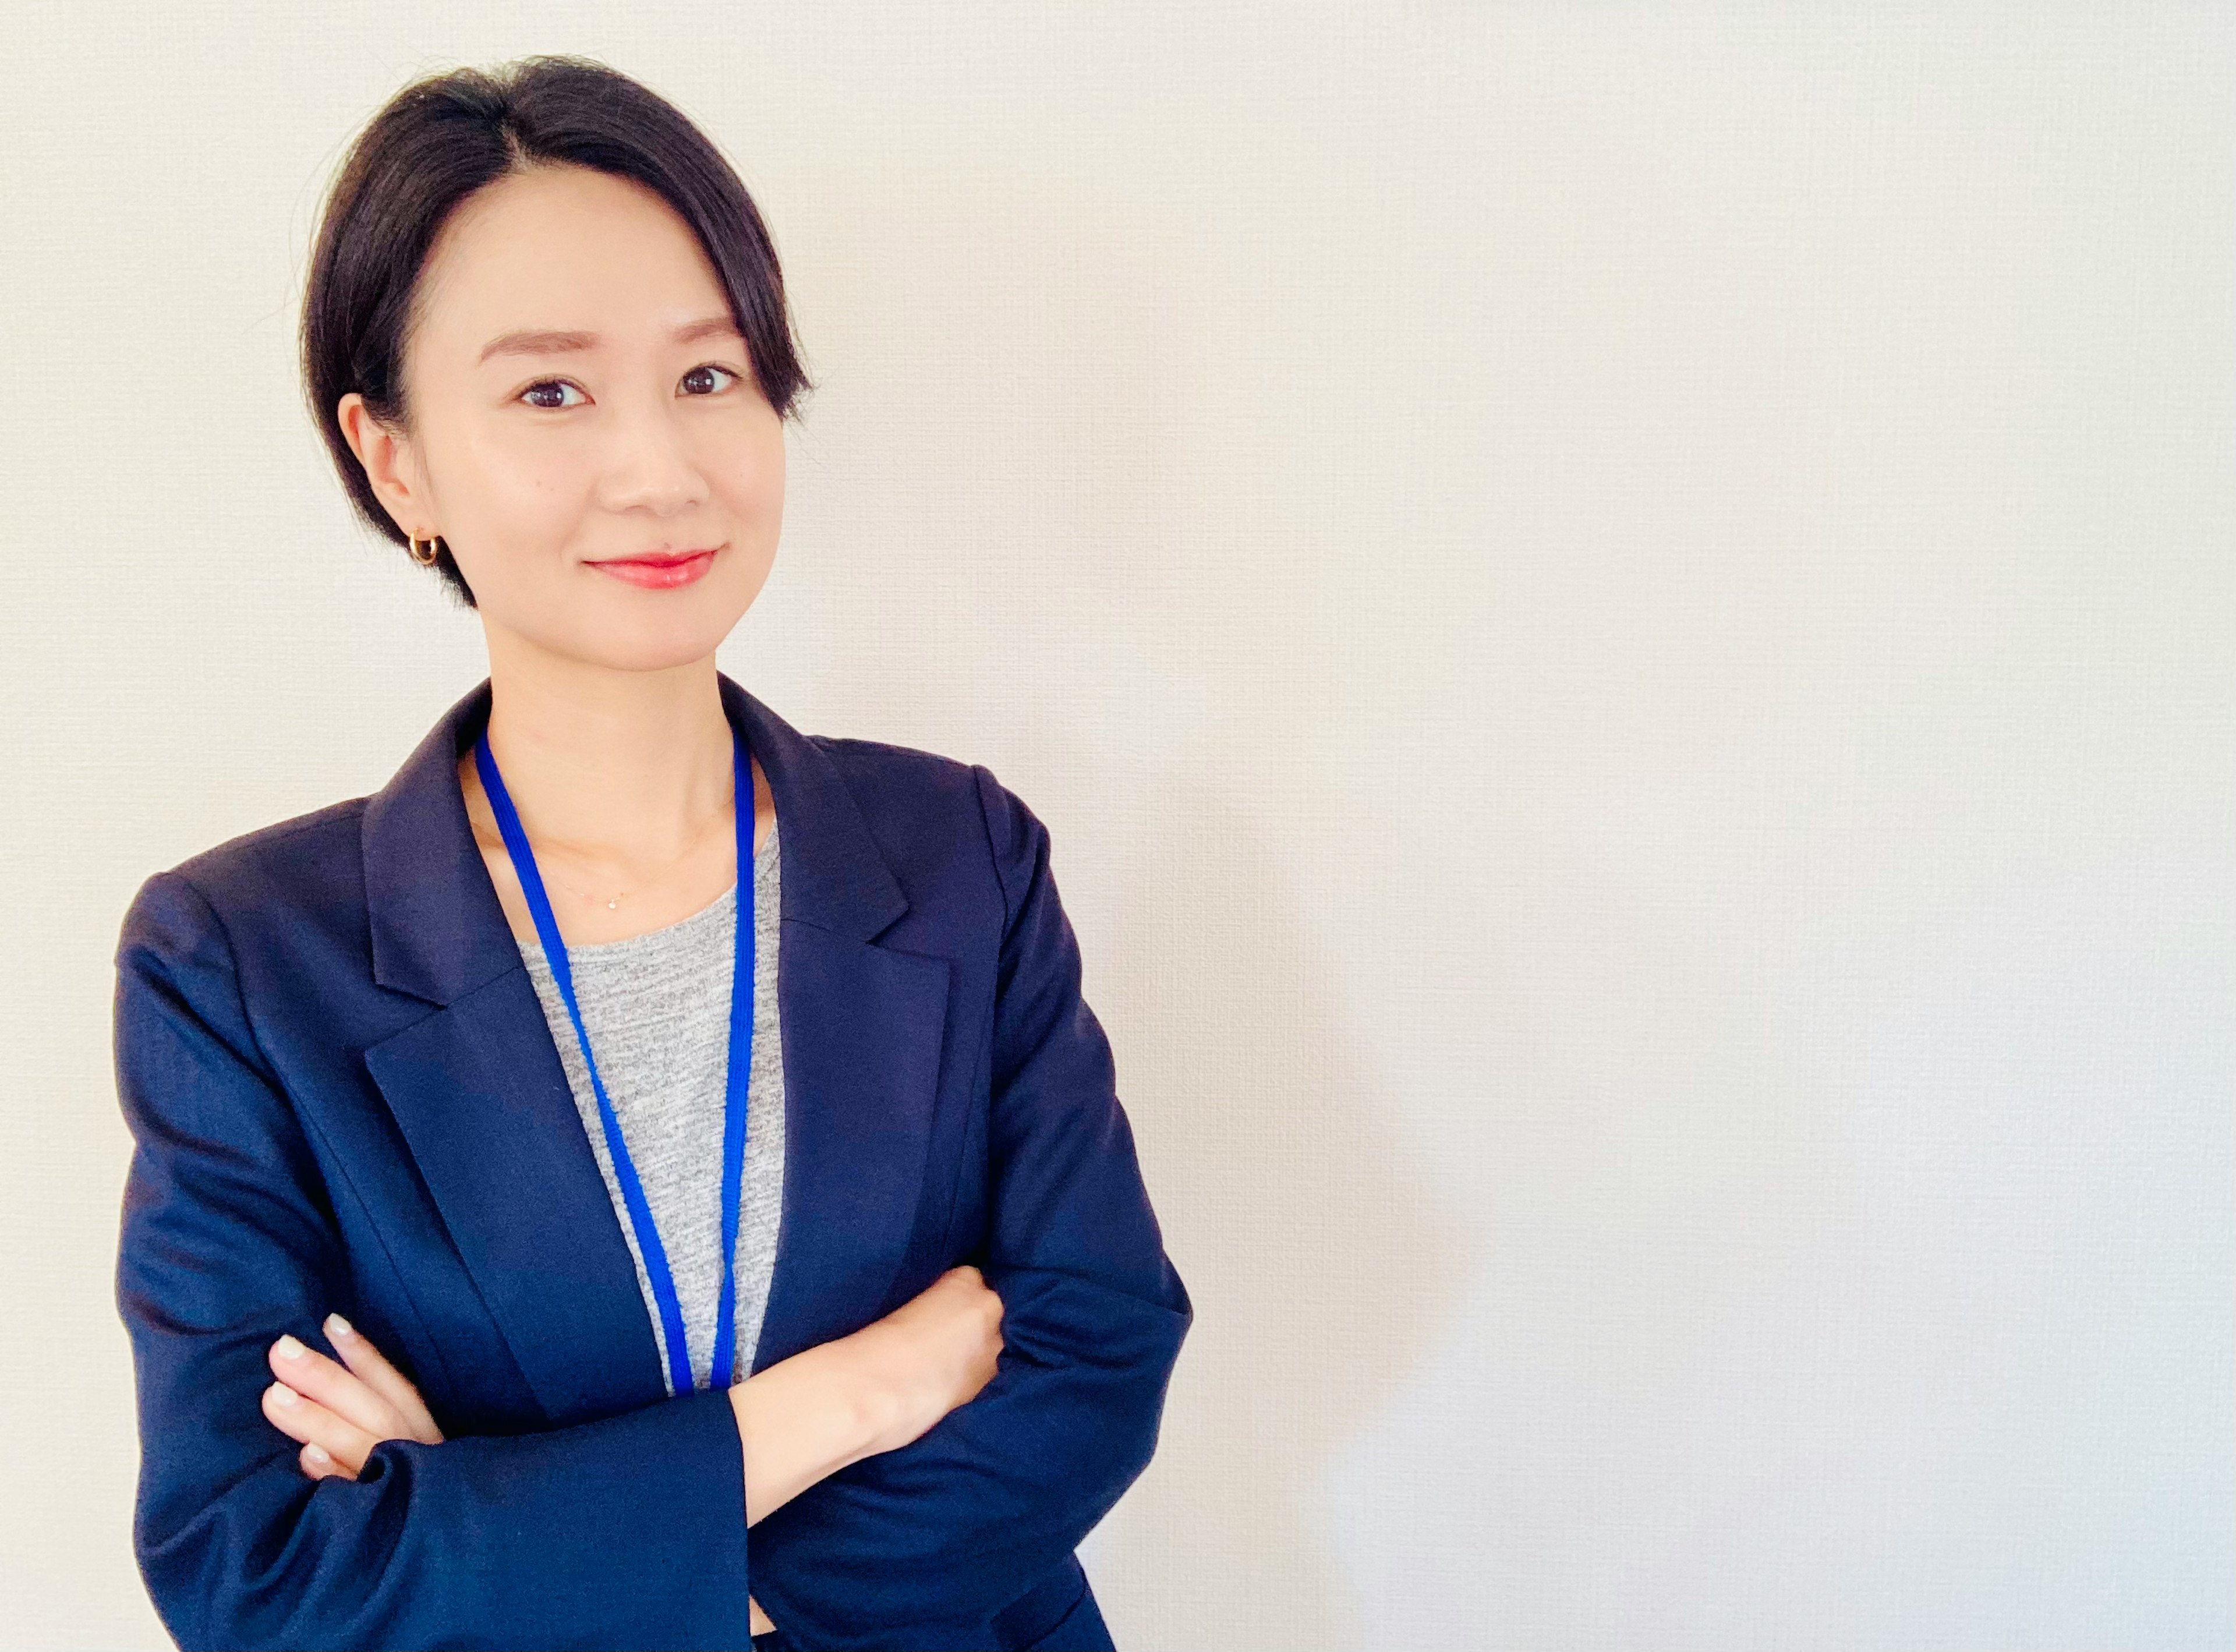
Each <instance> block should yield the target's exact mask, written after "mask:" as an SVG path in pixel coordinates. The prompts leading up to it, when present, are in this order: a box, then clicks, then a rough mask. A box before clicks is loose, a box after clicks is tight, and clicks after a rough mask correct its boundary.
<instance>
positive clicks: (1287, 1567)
mask: <svg viewBox="0 0 2236 1652" xmlns="http://www.w3.org/2000/svg"><path fill="white" fill-rule="evenodd" d="M1165 801H1166V802H1167V804H1168V805H1169V808H1168V809H1166V810H1161V811H1160V818H1161V819H1164V820H1165V821H1167V823H1168V824H1169V825H1170V826H1171V827H1172V830H1170V831H1169V832H1161V833H1158V834H1157V839H1158V842H1159V844H1161V846H1163V847H1162V848H1161V849H1160V850H1159V870H1157V872H1155V875H1154V876H1152V875H1140V876H1136V877H1134V878H1132V879H1129V880H1128V884H1129V886H1130V888H1131V889H1133V890H1134V891H1135V892H1138V893H1139V896H1140V899H1139V900H1138V901H1137V903H1136V904H1135V905H1134V906H1133V907H1132V908H1131V909H1130V910H1128V911H1125V912H1121V914H1119V916H1118V926H1117V930H1116V931H1115V934H1113V935H1112V936H1111V937H1110V939H1111V940H1115V942H1116V945H1115V947H1112V946H1108V945H1107V944H1106V946H1105V948H1104V951H1105V952H1106V955H1108V956H1109V957H1110V958H1111V960H1112V963H1111V967H1113V968H1115V969H1116V970H1118V971H1121V972H1122V978H1123V979H1124V980H1126V981H1127V982H1128V984H1129V986H1130V987H1131V991H1129V992H1128V1001H1127V1002H1126V1003H1125V1004H1124V1005H1123V1006H1122V1010H1121V1006H1118V1005H1116V1004H1115V1003H1114V1004H1113V1005H1112V1007H1111V1009H1110V1010H1108V1011H1106V1010H1103V1009H1102V1008H1101V1007H1100V1006H1098V1008H1097V1011H1096V1013H1097V1014H1098V1015H1100V1016H1103V1017H1104V1018H1105V1019H1106V1021H1108V1022H1109V1023H1110V1031H1111V1038H1112V1042H1113V1043H1114V1045H1115V1047H1116V1050H1117V1052H1118V1060H1119V1063H1120V1064H1119V1086H1120V1092H1121V1096H1123V1097H1124V1098H1125V1100H1126V1105H1127V1109H1128V1113H1129V1115H1130V1116H1132V1117H1133V1119H1134V1123H1135V1129H1136V1133H1137V1135H1139V1136H1140V1137H1141V1138H1143V1139H1142V1145H1141V1151H1142V1158H1143V1168H1144V1175H1146V1176H1147V1178H1148V1183H1149V1188H1150V1194H1151V1196H1152V1197H1153V1198H1154V1200H1155V1201H1156V1204H1157V1209H1158V1214H1159V1218H1160V1221H1161V1222H1162V1224H1163V1227H1164V1230H1165V1241H1166V1247H1167V1251H1168V1252H1169V1253H1170V1254H1171V1255H1172V1257H1173V1260H1174V1266H1175V1267H1178V1268H1179V1269H1180V1275H1181V1277H1182V1279H1183V1280H1185V1281H1186V1282H1187V1287H1188V1289H1189V1293H1190V1294H1191V1295H1192V1297H1193V1298H1194V1303H1195V1310H1196V1319H1195V1324H1194V1328H1193V1330H1192V1331H1191V1332H1190V1333H1189V1337H1188V1341H1187V1346H1186V1347H1185V1348H1184V1349H1183V1350H1182V1352H1181V1355H1180V1364H1179V1366H1178V1367H1177V1368H1176V1370H1175V1371H1174V1377H1173V1384H1172V1389H1171V1392H1170V1396H1169V1398H1168V1400H1167V1406H1166V1411H1165V1421H1164V1432H1163V1436H1162V1439H1161V1444H1160V1445H1159V1448H1158V1452H1157V1457H1156V1458H1155V1460H1154V1462H1153V1463H1152V1464H1150V1467H1149V1469H1148V1472H1147V1473H1145V1474H1144V1475H1143V1477H1142V1478H1141V1480H1140V1481H1139V1482H1138V1483H1137V1484H1136V1485H1135V1486H1134V1489H1133V1491H1131V1492H1130V1493H1129V1494H1128V1497H1127V1498H1126V1500H1125V1501H1124V1503H1123V1504H1121V1507H1120V1508H1119V1509H1118V1510H1115V1511H1114V1512H1113V1514H1112V1516H1111V1517H1110V1518H1109V1519H1108V1520H1107V1521H1106V1522H1105V1523H1104V1524H1103V1525H1102V1527H1101V1528H1099V1529H1098V1530H1097V1532H1096V1533H1095V1537H1094V1538H1093V1539H1092V1541H1091V1543H1090V1546H1089V1548H1088V1553H1087V1558H1088V1563H1089V1564H1090V1566H1092V1567H1093V1568H1094V1572H1095V1589H1096V1592H1097V1595H1098V1596H1100V1597H1101V1598H1102V1601H1103V1604H1104V1607H1105V1611H1106V1616H1108V1619H1109V1621H1110V1623H1111V1626H1112V1630H1113V1633H1114V1635H1115V1637H1116V1638H1117V1640H1118V1642H1119V1644H1120V1645H1121V1646H1123V1647H1126V1648H1128V1652H1152V1649H1159V1648H1174V1649H1180V1648H1203V1647H1213V1646H1215V1647H1220V1648H1222V1649H1229V1652H1243V1649H1250V1648H1268V1649H1273V1648H1279V1649H1305V1648H1313V1647H1338V1646H1362V1645H1369V1644H1371V1643H1372V1642H1373V1639H1374V1637H1373V1633H1372V1626H1371V1625H1370V1624H1368V1623H1366V1622H1363V1621H1362V1620H1361V1618H1360V1616H1359V1614H1358V1609H1357V1607H1356V1605H1355V1604H1354V1603H1352V1602H1351V1600H1350V1599H1349V1597H1348V1595H1347V1591H1346V1589H1345V1584H1344V1574H1343V1570H1342V1567H1341V1565H1340V1563H1339V1557H1338V1555H1337V1554H1336V1553H1335V1551H1334V1549H1333V1544H1332V1529H1333V1527H1332V1520H1331V1519H1330V1517H1329V1511H1328V1509H1327V1506H1326V1493H1325V1479H1326V1476H1327V1472H1328V1470H1329V1467H1330V1464H1331V1463H1332V1459H1333V1458H1334V1457H1335V1456H1336V1454H1337V1453H1338V1451H1339V1450H1340V1449H1341V1448H1342V1447H1343V1445H1345V1442H1346V1441H1348V1440H1349V1439H1350V1438H1351V1436H1352V1435H1353V1434H1354V1433H1356V1432H1358V1430H1359V1429H1360V1428H1361V1427H1362V1426H1363V1425H1365V1423H1366V1422H1367V1421H1368V1419H1370V1418H1371V1417H1372V1416H1373V1415H1374V1414H1375V1413H1376V1412H1377V1411H1378V1409H1379V1408H1380V1407H1382V1406H1384V1405H1387V1404H1389V1403H1390V1401H1391V1399H1392V1397H1393V1396H1394V1395H1395V1394H1396V1392H1398V1389H1399V1388H1400V1386H1401V1385H1402V1384H1403V1383H1404V1379H1405V1377H1406V1375H1407V1373H1408V1372H1409V1371H1410V1370H1411V1368H1412V1366H1414V1364H1415V1363H1416V1362H1417V1360H1418V1359H1420V1358H1421V1357H1422V1355H1423V1354H1424V1352H1425V1350H1426V1348H1427V1346H1429V1343H1430V1339H1431V1338H1432V1336H1433V1335H1434V1334H1435V1333H1437V1330H1438V1329H1439V1327H1440V1326H1441V1325H1442V1324H1443V1322H1444V1320H1447V1319H1449V1318H1450V1315H1451V1314H1452V1313H1453V1311H1454V1309H1455V1307H1456V1306H1457V1299H1458V1297H1459V1294H1460V1293H1461V1291H1462V1290H1463V1281H1464V1280H1465V1278H1466V1277H1467V1274H1468V1264H1467V1259H1466V1257H1465V1256H1464V1255H1463V1254H1461V1247H1463V1244H1464V1243H1465V1235H1464V1233H1463V1229H1461V1228H1460V1227H1458V1225H1457V1224H1456V1223H1454V1222H1453V1221H1450V1219H1449V1218H1447V1217H1446V1216H1445V1215H1444V1214H1443V1213H1442V1212H1441V1211H1440V1210H1439V1209H1438V1208H1437V1204H1436V1202H1435V1198H1434V1195H1433V1192H1432V1189H1431V1188H1430V1186H1429V1184H1428V1183H1427V1182H1426V1181H1424V1180H1423V1179H1422V1178H1421V1177H1419V1176H1418V1175H1415V1174H1413V1173H1411V1171H1409V1169H1408V1168H1407V1167H1406V1166H1405V1165H1404V1163H1403V1162H1402V1157H1401V1152H1400V1149H1399V1147H1398V1142H1397V1138H1396V1134H1395V1131H1394V1130H1393V1129H1392V1127H1391V1122H1390V1118H1391V1100H1390V1097H1389V1095H1388V1093H1387V1092H1386V1090H1385V1089H1384V1088H1383V1087H1382V1086H1381V1085H1380V1084H1378V1082H1377V1080H1376V1078H1375V1076H1374V1073H1373V1063H1372V1061H1371V1059H1369V1058H1368V1057H1367V1056H1366V1055H1365V1052H1363V1051H1362V1050H1360V1049H1359V1048H1358V1045H1357V1043H1356V1041H1355V1040H1354V1039H1353V1038H1352V1037H1351V1036H1350V1034H1349V1031H1348V1030H1347V1028H1346V1026H1345V1017H1346V1015H1347V1014H1348V1013H1349V1011H1348V1010H1347V1007H1346V1006H1345V1004H1344V1003H1343V1002H1342V1001H1341V1000H1340V998H1339V997H1338V994H1337V992H1336V991H1335V990H1334V987H1333V984H1332V982H1331V980H1330V979H1329V974H1328V971H1326V970H1325V968H1324V967H1323V966H1322V965H1321V964H1320V963H1319V959H1318V958H1316V956H1315V954H1314V951H1313V949H1312V938H1311V936H1310V935H1309V933H1308V932H1307V931H1305V928H1304V927H1303V926H1302V925H1299V923H1297V922H1296V921H1295V920H1294V919H1293V918H1292V915H1291V914H1292V907H1293V904H1294V901H1295V896H1294V894H1293V892H1291V891H1289V890H1287V889H1285V888H1284V887H1282V886H1281V885H1280V884H1279V881H1278V880H1277V878H1276V875H1275V874H1276V869H1277V867H1278V865H1279V861H1278V860H1277V859H1276V858H1275V856H1274V855H1273V852H1272V847H1271V845H1270V843H1269V841H1268V839H1266V835H1265V834H1264V833H1261V832H1260V831H1259V829H1258V826H1257V823H1256V822H1255V821H1254V820H1253V819H1251V818H1249V817H1248V816H1247V815H1246V814H1244V813H1240V812H1238V811H1237V810H1235V809H1234V808H1233V807H1231V806H1229V805H1227V803H1226V802H1224V801H1223V800H1221V799H1220V797H1219V796H1218V795H1217V794H1215V793H1210V792H1208V791H1207V790H1205V789H1204V788H1202V787H1188V786H1181V787H1175V789H1174V791H1173V792H1172V793H1171V794H1170V795H1169V796H1168V797H1167V799H1166V800H1165ZM1174 843H1186V844H1188V845H1192V846H1197V847H1196V850H1195V851H1194V852H1190V853H1188V854H1187V855H1179V856H1175V855H1172V854H1169V853H1167V852H1165V851H1166V850H1168V849H1169V847H1170V846H1172V845H1173V844H1174ZM1097 973H1101V971H1097ZM1104 978H1105V979H1108V978H1110V977H1108V976H1105V977H1104ZM1393 1495H1396V1496H1398V1497H1403V1496H1404V1490H1403V1488H1393Z"/></svg>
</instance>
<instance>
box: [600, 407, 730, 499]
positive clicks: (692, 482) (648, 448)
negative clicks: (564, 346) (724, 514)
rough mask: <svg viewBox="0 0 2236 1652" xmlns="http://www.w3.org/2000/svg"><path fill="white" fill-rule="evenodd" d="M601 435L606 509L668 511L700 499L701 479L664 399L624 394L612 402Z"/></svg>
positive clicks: (678, 422)
mask: <svg viewBox="0 0 2236 1652" xmlns="http://www.w3.org/2000/svg"><path fill="white" fill-rule="evenodd" d="M604 435H605V438H606V441H605V451H604V452H603V453H602V455H601V457H602V461H603V464H602V470H603V472H604V474H603V477H602V487H601V488H600V490H599V491H600V493H601V495H602V503H604V505H605V506H606V508H607V509H608V510H650V511H651V512H652V513H653V514H654V516H661V517H667V516H673V515H674V513H675V512H677V511H679V510H687V509H688V508H689V507H690V506H692V505H694V504H698V503H703V502H704V500H705V497H706V479H705V477H703V476H702V475H701V474H700V469H699V465H698V463H697V461H696V460H695V459H694V457H693V456H692V452H691V449H690V446H689V444H688V442H687V439H686V437H685V432H684V428H683V421H682V420H681V418H679V417H678V416H677V413H676V410H675V409H674V406H673V405H670V404H669V403H668V401H666V400H663V399H661V398H646V397H629V398H625V400H624V401H623V402H622V404H621V405H619V406H617V407H615V411H614V415H613V417H612V418H611V419H610V420H608V425H607V428H606V430H605V431H604Z"/></svg>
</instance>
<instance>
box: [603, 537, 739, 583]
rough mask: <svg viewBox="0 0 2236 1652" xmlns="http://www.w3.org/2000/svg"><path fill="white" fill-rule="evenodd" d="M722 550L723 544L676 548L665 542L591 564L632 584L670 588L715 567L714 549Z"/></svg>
mask: <svg viewBox="0 0 2236 1652" xmlns="http://www.w3.org/2000/svg"><path fill="white" fill-rule="evenodd" d="M718 550H721V547H720V545H709V546H707V547H706V548H705V549H704V550H670V549H669V548H668V547H667V546H664V545H663V546H662V547H661V549H659V550H646V551H639V552H638V553H637V554H636V555H635V556H616V557H615V558H613V559H611V560H610V561H607V562H595V563H591V564H590V566H591V567H593V568H595V569H598V570H599V571H600V572H601V573H606V574H611V575H612V576H614V577H615V579H618V580H622V581H625V582H628V583H629V584H631V585H638V586H642V587H645V588H646V589H651V590H668V589H673V588H674V587H675V586H678V585H688V584H689V583H691V582H692V581H694V580H695V579H697V578H698V577H699V576H700V575H702V574H704V573H705V572H706V571H707V569H709V568H712V567H713V566H714V553H715V552H716V551H718Z"/></svg>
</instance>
